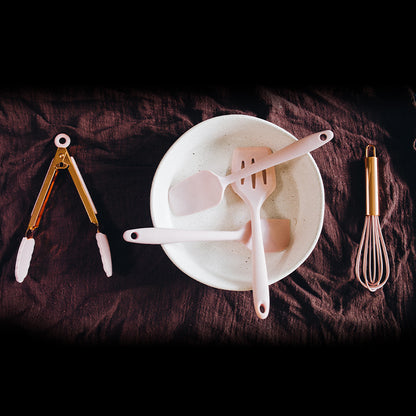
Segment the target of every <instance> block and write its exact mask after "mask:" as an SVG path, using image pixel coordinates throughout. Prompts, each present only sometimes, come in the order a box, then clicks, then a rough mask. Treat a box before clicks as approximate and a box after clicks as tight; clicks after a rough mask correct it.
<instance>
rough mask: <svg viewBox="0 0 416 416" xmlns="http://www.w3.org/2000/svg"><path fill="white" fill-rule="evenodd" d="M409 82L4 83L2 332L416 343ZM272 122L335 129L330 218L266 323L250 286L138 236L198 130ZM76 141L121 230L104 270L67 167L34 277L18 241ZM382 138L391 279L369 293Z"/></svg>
mask: <svg viewBox="0 0 416 416" xmlns="http://www.w3.org/2000/svg"><path fill="white" fill-rule="evenodd" d="M414 99H415V96H414V93H413V90H412V89H411V88H410V87H406V86H389V87H385V86H377V87H370V86H365V87H364V86H355V87H354V86H353V87H351V86H312V87H306V86H305V87H282V86H262V85H258V86H243V85H241V86H224V85H223V86H213V87H209V86H172V87H169V86H163V87H157V86H152V87H145V86H141V87H111V88H110V87H104V86H99V87H98V86H97V87H81V86H68V87H65V86H56V87H27V86H26V87H16V86H15V87H12V88H5V87H3V88H2V89H1V90H0V192H1V196H0V272H1V276H0V337H1V339H2V342H3V343H4V342H8V341H10V339H18V340H19V341H20V340H21V339H24V340H25V341H26V340H29V339H30V340H32V342H33V340H34V342H37V341H39V342H45V343H59V344H65V345H244V346H247V345H270V346H322V345H331V346H332V345H356V344H358V345H368V344H374V343H379V344H380V343H388V344H395V343H413V342H414V340H415V331H416V299H415V297H416V293H415V281H414V278H413V277H414V270H416V245H415V237H414V234H415V218H416V215H415V207H414V202H413V201H414V196H415V195H416V170H415V166H416V143H415V138H416V107H415V101H414ZM232 113H238V114H249V115H252V116H256V117H260V118H263V119H266V120H268V121H270V122H272V123H275V124H277V125H279V126H281V127H283V128H284V129H286V130H288V131H289V132H291V133H292V134H294V135H295V136H296V137H298V138H300V137H303V136H305V135H307V134H309V133H311V132H315V131H319V130H324V129H332V130H333V131H334V133H335V138H334V140H333V141H332V144H331V145H328V146H324V147H322V148H321V149H320V150H319V151H317V152H315V153H314V154H313V157H314V159H315V161H316V163H317V165H318V167H319V168H320V171H321V175H322V178H323V182H324V186H325V199H326V202H325V219H324V225H323V229H322V234H321V237H320V239H319V241H318V244H317V246H316V248H315V249H314V251H313V252H312V254H311V255H310V257H309V258H308V259H307V260H306V261H305V263H304V264H303V265H302V266H301V267H299V268H298V269H297V270H296V271H295V272H293V273H292V274H291V275H290V276H288V277H287V278H285V279H283V280H282V281H280V282H278V283H276V284H274V285H272V286H271V287H270V296H271V312H270V315H269V317H268V318H267V319H266V320H264V321H261V320H259V319H258V318H257V317H256V315H255V313H254V311H253V307H252V294H251V292H230V291H221V290H217V289H214V288H211V287H207V286H204V285H202V284H201V283H198V282H196V281H194V280H193V279H191V278H189V277H188V276H186V275H184V274H183V273H182V272H181V271H180V270H178V269H177V268H176V267H175V266H174V265H173V264H172V263H171V261H170V260H169V259H168V258H167V256H166V255H165V253H164V252H163V250H162V249H161V248H160V247H158V246H139V245H133V244H128V243H126V242H124V240H123V239H122V234H123V232H124V231H125V230H126V229H129V228H135V227H147V226H151V225H152V223H151V218H150V211H149V196H150V188H151V182H152V178H153V175H154V173H155V170H156V168H157V166H158V164H159V162H160V160H161V158H162V157H163V155H164V153H165V152H166V151H167V150H168V149H169V147H170V146H171V145H172V144H173V143H174V142H175V141H176V140H177V139H178V138H179V137H180V136H181V135H182V134H183V133H184V132H185V131H187V130H188V129H189V128H191V127H192V126H194V125H195V124H197V123H199V122H201V121H203V120H206V119H208V118H210V117H214V116H218V115H222V114H232ZM58 133H67V134H69V135H70V137H71V145H70V148H69V152H70V154H71V155H72V156H74V158H75V159H76V161H77V164H78V166H79V169H80V171H81V173H82V175H83V177H84V180H85V182H86V184H87V187H88V189H89V191H90V193H91V196H92V199H93V201H94V203H95V205H96V207H97V211H98V216H99V221H100V225H101V228H102V230H103V232H105V233H106V234H107V236H108V239H109V242H110V246H111V250H112V259H113V276H112V278H110V279H109V278H107V277H106V276H105V274H104V272H103V270H102V265H101V260H100V256H99V252H98V248H97V245H96V241H95V227H94V226H93V225H92V224H91V223H90V222H89V220H88V217H87V215H86V213H85V211H84V208H83V206H82V203H81V201H80V199H79V197H78V194H77V192H76V190H75V187H74V185H73V183H72V181H71V180H70V177H69V175H68V174H67V173H66V172H64V173H60V174H59V175H58V178H57V181H56V183H55V186H54V189H53V192H52V195H51V197H50V199H49V201H48V204H47V206H46V210H45V214H44V216H43V218H42V221H41V224H40V227H39V229H38V230H37V231H36V234H35V240H36V246H35V251H34V254H33V258H32V262H31V266H30V269H29V275H28V276H27V278H26V280H25V281H24V282H23V283H22V284H19V283H17V282H16V281H15V278H14V266H15V261H16V255H17V251H18V247H19V244H20V241H21V239H22V237H23V236H24V233H25V230H26V227H27V224H28V221H29V218H30V213H31V210H32V207H33V205H34V203H35V200H36V197H37V194H38V192H39V190H40V187H41V185H42V181H43V178H44V176H45V174H46V171H47V169H48V167H49V163H50V161H51V159H52V157H53V156H54V154H55V151H56V148H55V146H54V143H53V138H54V137H55V135H56V134H58ZM370 143H371V144H375V145H376V146H377V155H378V157H379V171H380V174H379V177H380V179H379V180H380V204H381V205H380V207H381V217H380V220H381V225H382V230H383V235H384V238H385V241H386V244H387V248H388V252H389V255H390V264H391V276H390V279H389V281H388V283H387V284H386V285H385V286H384V288H383V289H382V290H379V291H377V292H375V293H370V292H369V291H368V290H366V289H364V288H363V287H362V286H361V285H360V284H359V283H358V282H357V280H356V279H355V276H354V270H353V269H354V267H353V265H354V262H355V255H356V252H357V249H358V244H359V241H360V237H361V232H362V228H363V222H364V215H365V213H364V208H365V188H364V149H365V146H366V145H367V144H370Z"/></svg>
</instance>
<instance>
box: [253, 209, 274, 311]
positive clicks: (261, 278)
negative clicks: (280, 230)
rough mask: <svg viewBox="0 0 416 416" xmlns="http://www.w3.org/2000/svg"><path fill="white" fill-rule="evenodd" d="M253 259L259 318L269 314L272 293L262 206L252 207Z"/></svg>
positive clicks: (256, 309)
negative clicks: (268, 275) (268, 272)
mask: <svg viewBox="0 0 416 416" xmlns="http://www.w3.org/2000/svg"><path fill="white" fill-rule="evenodd" d="M251 231H252V241H253V247H252V253H253V254H252V259H253V301H254V309H255V311H256V314H257V316H258V317H259V318H261V319H265V318H267V316H268V315H269V310H270V295H269V280H268V277H267V266H266V255H265V254H264V247H263V235H262V230H261V219H260V207H258V208H257V207H254V208H252V209H251Z"/></svg>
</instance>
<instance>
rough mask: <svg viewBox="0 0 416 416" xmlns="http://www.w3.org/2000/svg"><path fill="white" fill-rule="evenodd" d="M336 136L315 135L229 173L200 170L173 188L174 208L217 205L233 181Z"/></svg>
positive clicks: (329, 133)
mask: <svg viewBox="0 0 416 416" xmlns="http://www.w3.org/2000/svg"><path fill="white" fill-rule="evenodd" d="M333 137H334V133H333V132H332V131H331V130H325V131H321V132H319V133H314V134H311V135H310V136H307V137H305V138H303V139H300V140H298V141H296V142H294V143H291V144H290V145H288V146H286V147H284V148H283V149H280V150H278V151H276V152H274V153H272V154H271V155H269V156H266V157H265V158H262V159H261V160H258V161H256V163H253V164H251V165H250V166H248V167H247V166H246V167H245V168H244V169H239V170H237V171H236V172H232V173H231V174H229V175H227V176H219V175H217V174H215V173H214V172H211V171H208V170H204V171H201V172H198V173H196V174H195V175H192V176H190V177H189V178H187V179H185V180H184V181H182V182H180V183H178V184H176V185H174V186H172V187H171V188H170V189H169V205H170V208H171V210H172V212H173V213H174V214H175V215H188V214H193V213H195V212H199V211H203V210H205V209H208V208H211V207H214V206H216V205H218V204H219V203H220V202H221V200H222V198H223V196H224V191H225V188H226V187H227V186H228V185H230V184H231V183H234V182H236V181H238V180H240V179H242V178H247V177H248V176H250V175H252V174H254V173H257V172H260V171H262V170H265V169H268V168H270V167H272V166H275V165H278V164H279V163H283V162H287V161H288V160H291V159H294V158H296V157H299V156H302V155H304V154H306V153H309V152H311V151H312V150H315V149H318V148H319V147H321V146H323V145H324V144H325V143H328V142H329V141H330V140H332V138H333Z"/></svg>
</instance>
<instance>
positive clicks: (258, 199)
mask: <svg viewBox="0 0 416 416" xmlns="http://www.w3.org/2000/svg"><path fill="white" fill-rule="evenodd" d="M271 153H272V151H271V149H269V148H268V147H240V148H237V149H235V150H234V152H233V158H232V163H231V171H232V172H236V171H238V170H240V169H244V168H245V167H248V166H250V165H253V164H254V163H256V161H257V160H261V159H262V158H264V157H265V156H267V155H269V154H271ZM232 187H233V190H234V192H235V193H236V194H237V195H238V196H240V198H241V199H242V200H243V201H244V202H245V203H246V204H247V206H248V208H249V211H250V216H251V232H252V245H253V246H252V262H253V301H254V309H255V311H256V314H257V316H258V317H259V318H261V319H265V318H267V316H268V314H269V310H270V296H269V282H268V276H267V266H266V256H265V254H264V245H263V234H262V228H261V217H260V210H261V207H262V205H263V203H264V201H265V200H266V198H267V197H268V196H269V195H270V194H271V193H272V192H273V191H274V189H275V188H276V172H275V170H274V167H271V168H268V169H266V170H263V171H261V172H258V173H255V174H252V175H251V177H248V178H243V179H240V180H238V181H236V182H234V183H233V184H232Z"/></svg>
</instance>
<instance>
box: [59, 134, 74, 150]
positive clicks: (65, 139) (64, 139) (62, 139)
mask: <svg viewBox="0 0 416 416" xmlns="http://www.w3.org/2000/svg"><path fill="white" fill-rule="evenodd" d="M70 143H71V139H70V138H69V136H68V135H67V134H65V133H61V134H58V135H57V136H56V137H55V146H56V147H63V148H65V147H68V146H69V144H70Z"/></svg>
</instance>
